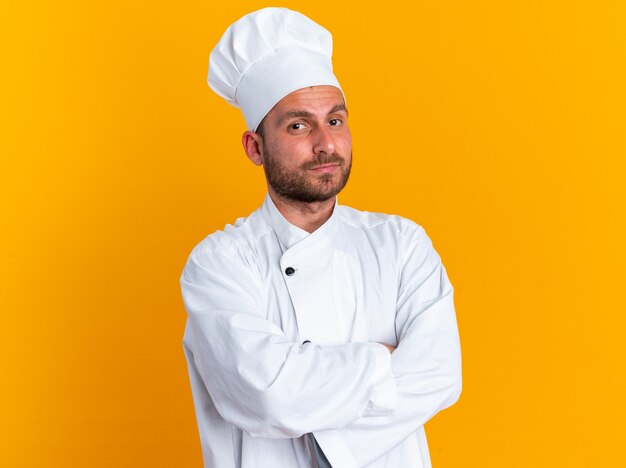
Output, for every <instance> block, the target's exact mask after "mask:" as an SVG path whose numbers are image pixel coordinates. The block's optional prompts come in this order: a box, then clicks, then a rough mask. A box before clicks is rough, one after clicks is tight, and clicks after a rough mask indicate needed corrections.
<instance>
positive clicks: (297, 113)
mask: <svg viewBox="0 0 626 468" xmlns="http://www.w3.org/2000/svg"><path fill="white" fill-rule="evenodd" d="M340 111H344V112H345V113H346V115H348V108H347V107H346V105H345V104H336V105H335V106H333V108H332V109H331V110H330V111H328V114H327V115H330V114H334V113H335V112H340ZM293 117H304V118H310V117H313V114H312V113H310V112H309V111H305V110H292V111H288V112H285V113H284V114H283V115H282V116H281V118H280V119H278V125H281V124H282V123H283V122H284V121H285V120H287V119H290V118H293Z"/></svg>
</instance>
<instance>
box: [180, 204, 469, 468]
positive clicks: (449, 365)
mask: <svg viewBox="0 0 626 468" xmlns="http://www.w3.org/2000/svg"><path fill="white" fill-rule="evenodd" d="M181 285H182V293H183V300H184V303H185V307H186V309H187V311H188V314H189V315H188V320H187V325H186V328H185V336H184V339H183V346H184V350H185V355H186V358H187V362H188V366H189V375H190V380H191V386H192V393H193V399H194V406H195V410H196V417H197V422H198V427H199V431H200V438H201V444H202V453H203V457H204V464H205V466H206V467H212V468H268V467H272V468H274V467H278V468H281V467H285V468H305V467H306V468H310V467H311V466H312V462H311V459H310V456H309V453H308V451H307V447H306V445H305V437H304V436H303V435H304V434H306V433H309V432H312V433H313V434H314V435H315V438H316V440H317V442H318V443H319V445H320V447H321V448H322V450H323V451H324V453H325V454H326V456H327V458H328V460H329V461H330V463H331V464H332V466H333V468H355V467H369V468H382V467H393V468H425V467H430V466H431V465H430V458H429V454H428V447H427V443H426V437H425V434H424V428H423V425H424V423H426V421H428V420H429V419H430V418H431V417H432V416H433V415H434V414H435V413H437V412H438V411H440V410H442V409H444V408H446V407H448V406H450V405H452V404H453V403H454V402H455V401H456V400H457V399H458V397H459V394H460V392H461V356H460V346H459V337H458V331H457V324H456V317H455V312H454V304H453V290H452V286H451V284H450V282H449V281H448V278H447V276H446V272H445V269H444V267H443V265H442V264H441V261H440V258H439V256H438V255H437V253H436V252H435V250H434V249H433V247H432V244H431V242H430V239H429V238H428V237H427V236H426V233H425V232H424V230H423V229H422V228H421V227H420V226H418V225H416V224H415V223H413V222H412V221H409V220H407V219H405V218H401V217H399V216H389V215H383V214H378V213H368V212H361V211H357V210H355V209H352V208H349V207H346V206H341V205H339V204H336V205H335V207H334V210H333V213H332V215H331V217H330V218H329V219H328V221H326V223H324V224H323V225H322V226H321V227H320V228H318V229H317V230H316V231H314V232H313V233H310V234H309V233H308V232H306V231H304V230H302V229H300V228H298V227H296V226H294V225H292V224H290V223H289V222H288V221H287V220H286V219H285V218H284V217H283V216H282V215H281V214H280V212H279V211H278V210H277V208H276V206H275V205H274V203H273V202H272V200H271V198H270V197H269V196H267V197H266V198H265V202H264V203H263V205H262V206H261V207H260V208H259V209H258V210H256V211H255V212H253V213H252V214H251V215H250V216H249V217H247V218H241V219H239V220H237V222H236V223H235V225H234V226H231V225H227V226H226V227H225V228H224V230H223V231H217V232H215V233H213V234H211V235H210V236H208V237H207V238H206V239H204V240H203V241H202V242H201V243H200V244H199V245H197V246H196V247H195V249H194V250H193V251H192V253H191V255H190V257H189V260H188V262H187V264H186V266H185V269H184V271H183V274H182V277H181ZM380 342H382V343H389V344H391V345H394V346H397V349H396V350H395V351H394V352H393V354H389V352H388V351H387V349H386V348H385V347H384V346H382V345H381V344H379V343H380Z"/></svg>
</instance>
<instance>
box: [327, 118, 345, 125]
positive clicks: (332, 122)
mask: <svg viewBox="0 0 626 468" xmlns="http://www.w3.org/2000/svg"><path fill="white" fill-rule="evenodd" d="M342 123H343V120H341V119H330V120H329V121H328V124H329V125H330V126H331V127H337V126H339V125H341V124H342Z"/></svg>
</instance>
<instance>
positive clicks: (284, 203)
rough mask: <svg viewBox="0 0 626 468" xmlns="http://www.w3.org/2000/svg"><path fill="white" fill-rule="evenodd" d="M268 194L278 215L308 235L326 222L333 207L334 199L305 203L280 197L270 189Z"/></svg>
mask: <svg viewBox="0 0 626 468" xmlns="http://www.w3.org/2000/svg"><path fill="white" fill-rule="evenodd" d="M269 194H270V198H271V199H272V201H273V202H274V205H276V208H277V209H278V211H279V212H280V214H281V215H283V216H284V217H285V219H286V220H287V221H289V222H290V223H291V224H293V225H294V226H298V227H299V228H300V229H304V230H305V231H306V232H308V233H311V232H313V231H315V230H316V229H317V228H319V227H320V226H321V225H322V224H324V223H325V222H326V221H328V218H330V216H331V215H332V214H333V209H334V207H335V197H332V198H330V199H328V200H325V201H321V202H313V203H305V202H299V201H295V200H290V199H286V198H284V197H281V196H280V195H278V194H277V193H276V192H274V191H273V190H272V189H271V188H270V189H269Z"/></svg>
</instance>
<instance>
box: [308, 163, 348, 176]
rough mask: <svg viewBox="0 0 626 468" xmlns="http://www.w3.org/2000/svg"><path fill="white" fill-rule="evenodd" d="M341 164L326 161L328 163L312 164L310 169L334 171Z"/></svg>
mask: <svg viewBox="0 0 626 468" xmlns="http://www.w3.org/2000/svg"><path fill="white" fill-rule="evenodd" d="M340 166H341V164H340V163H338V162H336V163H328V164H320V165H319V166H313V167H311V168H310V170H311V171H313V172H317V173H322V174H325V173H327V172H334V171H335V170H337V169H338V168H339V167H340Z"/></svg>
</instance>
